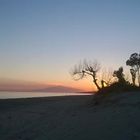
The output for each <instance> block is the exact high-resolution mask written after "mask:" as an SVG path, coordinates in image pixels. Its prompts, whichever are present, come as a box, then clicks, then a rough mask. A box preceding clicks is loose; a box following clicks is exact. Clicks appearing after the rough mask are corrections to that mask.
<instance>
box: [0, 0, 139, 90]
mask: <svg viewBox="0 0 140 140" xmlns="http://www.w3.org/2000/svg"><path fill="white" fill-rule="evenodd" d="M134 52H140V1H139V0H0V84H5V83H6V82H7V83H8V82H9V81H15V83H16V82H17V83H18V81H29V82H35V83H36V84H37V83H40V84H42V85H44V84H47V85H65V86H74V87H77V88H82V89H87V90H90V89H92V88H93V86H92V83H91V82H89V80H88V79H85V80H83V81H79V82H76V81H74V80H73V79H72V77H71V76H70V74H69V71H70V69H71V68H72V67H73V65H75V64H76V63H78V62H79V61H80V60H83V59H84V58H86V59H88V60H94V59H97V60H98V61H99V62H100V63H101V65H102V67H111V68H113V69H117V68H118V67H119V66H124V68H125V69H127V67H126V66H125V62H126V60H127V59H128V58H129V56H130V54H132V53H134ZM8 84H9V83H8ZM8 84H7V85H8Z"/></svg>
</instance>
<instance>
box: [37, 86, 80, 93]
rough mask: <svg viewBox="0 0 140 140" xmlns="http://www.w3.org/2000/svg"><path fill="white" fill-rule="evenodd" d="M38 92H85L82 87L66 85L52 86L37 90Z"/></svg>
mask: <svg viewBox="0 0 140 140" xmlns="http://www.w3.org/2000/svg"><path fill="white" fill-rule="evenodd" d="M35 91H38V92H83V91H82V90H80V89H76V88H72V87H65V86H51V87H47V88H44V89H38V90H35Z"/></svg>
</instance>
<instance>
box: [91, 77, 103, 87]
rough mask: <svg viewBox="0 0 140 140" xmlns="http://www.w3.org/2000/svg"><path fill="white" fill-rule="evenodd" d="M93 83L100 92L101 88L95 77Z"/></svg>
mask: <svg viewBox="0 0 140 140" xmlns="http://www.w3.org/2000/svg"><path fill="white" fill-rule="evenodd" d="M93 83H94V84H95V85H96V87H97V89H98V90H100V89H101V88H100V86H99V85H98V83H97V79H96V78H95V77H93Z"/></svg>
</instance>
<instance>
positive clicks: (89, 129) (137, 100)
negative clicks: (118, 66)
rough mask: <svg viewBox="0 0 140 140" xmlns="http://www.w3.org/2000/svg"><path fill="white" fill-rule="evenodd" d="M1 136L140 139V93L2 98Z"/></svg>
mask: <svg viewBox="0 0 140 140" xmlns="http://www.w3.org/2000/svg"><path fill="white" fill-rule="evenodd" d="M0 139H1V140H91V139H93V140H139V139H140V93H138V92H129V93H116V94H113V95H109V96H108V97H107V96H106V97H105V98H101V99H100V98H98V99H94V97H93V96H91V95H88V96H71V97H49V98H33V99H12V100H8V99H7V100H0Z"/></svg>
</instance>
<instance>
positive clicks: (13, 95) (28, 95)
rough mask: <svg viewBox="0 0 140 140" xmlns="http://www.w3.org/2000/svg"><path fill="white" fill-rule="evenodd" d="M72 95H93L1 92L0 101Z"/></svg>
mask: <svg viewBox="0 0 140 140" xmlns="http://www.w3.org/2000/svg"><path fill="white" fill-rule="evenodd" d="M72 95H91V94H87V93H49V92H0V99H15V98H31V97H53V96H72Z"/></svg>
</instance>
